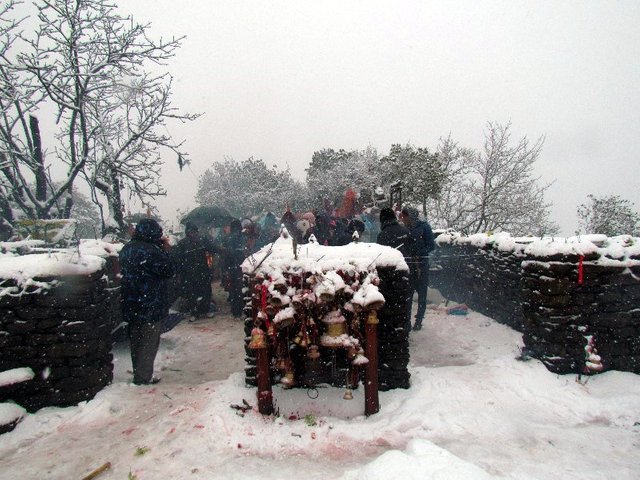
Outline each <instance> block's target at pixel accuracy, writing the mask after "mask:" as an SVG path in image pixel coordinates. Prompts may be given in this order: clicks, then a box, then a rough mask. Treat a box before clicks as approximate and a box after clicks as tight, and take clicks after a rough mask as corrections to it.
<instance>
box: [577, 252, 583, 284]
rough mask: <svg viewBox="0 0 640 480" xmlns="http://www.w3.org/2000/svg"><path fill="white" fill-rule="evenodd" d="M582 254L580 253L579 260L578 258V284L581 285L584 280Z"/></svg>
mask: <svg viewBox="0 0 640 480" xmlns="http://www.w3.org/2000/svg"><path fill="white" fill-rule="evenodd" d="M583 262H584V255H580V260H578V285H582V284H583V282H584V265H583Z"/></svg>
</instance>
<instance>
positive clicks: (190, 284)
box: [172, 223, 219, 321]
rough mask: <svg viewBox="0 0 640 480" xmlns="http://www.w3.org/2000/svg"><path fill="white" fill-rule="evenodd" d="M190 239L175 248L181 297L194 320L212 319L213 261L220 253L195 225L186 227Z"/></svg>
mask: <svg viewBox="0 0 640 480" xmlns="http://www.w3.org/2000/svg"><path fill="white" fill-rule="evenodd" d="M185 234H186V236H185V237H184V238H183V239H182V240H180V241H179V242H178V244H177V245H176V246H175V248H174V249H173V252H172V254H173V257H174V259H175V262H176V265H177V267H178V277H179V282H178V283H179V289H180V296H181V297H182V298H183V300H184V304H185V306H184V309H185V310H186V311H187V312H188V313H189V314H190V315H191V319H190V320H191V321H193V320H196V319H198V318H204V317H209V316H212V313H211V312H210V310H211V266H210V265H209V263H210V259H211V261H212V260H213V256H214V255H217V254H218V253H219V250H218V248H217V247H216V246H215V245H214V243H213V240H211V239H210V238H209V237H207V236H202V235H200V231H199V229H198V226H197V225H195V224H194V223H187V224H186V225H185Z"/></svg>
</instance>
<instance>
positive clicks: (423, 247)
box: [400, 207, 436, 330]
mask: <svg viewBox="0 0 640 480" xmlns="http://www.w3.org/2000/svg"><path fill="white" fill-rule="evenodd" d="M400 218H401V219H402V223H404V224H405V225H406V227H407V228H408V229H409V232H411V238H412V239H413V253H412V259H411V260H410V261H409V262H407V263H408V264H409V273H410V277H411V278H410V280H411V288H412V294H411V295H412V296H413V292H415V291H417V292H418V311H417V312H416V318H415V322H414V324H413V329H414V330H420V329H421V328H422V321H423V320H424V314H425V312H426V310H427V291H428V289H429V253H431V251H432V250H433V249H434V248H435V246H436V242H435V238H434V236H433V231H432V230H431V225H429V224H428V223H427V222H425V221H424V220H420V215H419V213H418V210H417V209H415V208H412V207H408V208H403V209H402V213H401V215H400Z"/></svg>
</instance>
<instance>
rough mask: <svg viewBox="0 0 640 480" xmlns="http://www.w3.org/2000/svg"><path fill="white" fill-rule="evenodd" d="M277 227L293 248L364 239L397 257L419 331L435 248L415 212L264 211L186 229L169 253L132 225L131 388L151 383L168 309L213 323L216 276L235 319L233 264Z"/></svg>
mask: <svg viewBox="0 0 640 480" xmlns="http://www.w3.org/2000/svg"><path fill="white" fill-rule="evenodd" d="M283 228H286V229H287V231H288V233H289V235H291V237H292V238H293V239H294V241H295V242H297V243H298V244H304V243H307V242H309V241H316V242H318V243H319V244H321V245H327V246H339V245H346V244H349V243H351V242H352V241H354V240H357V239H360V238H361V237H362V235H363V234H364V233H365V232H367V233H368V234H369V239H370V240H372V241H376V242H377V243H379V244H381V245H387V246H390V247H393V248H395V249H397V250H399V251H400V252H402V254H403V256H404V257H405V260H406V262H407V264H408V266H409V273H410V285H411V289H412V290H411V299H412V298H413V296H414V293H415V292H417V294H418V309H417V312H416V316H415V319H414V322H413V325H411V316H410V315H411V313H410V312H409V313H408V315H407V325H406V328H407V331H408V330H410V329H413V330H420V329H421V328H422V322H423V319H424V315H425V313H426V305H427V290H428V284H429V253H430V252H431V251H432V250H433V248H434V247H435V241H434V235H433V232H432V229H431V226H430V225H429V223H427V222H426V221H425V220H421V219H420V216H419V212H418V210H416V209H415V208H411V207H407V208H404V209H402V210H400V211H398V210H393V209H392V208H388V207H385V208H383V209H382V210H380V211H379V215H376V214H372V213H369V212H367V213H360V214H358V215H350V216H346V215H340V212H336V211H328V210H327V209H321V210H315V211H308V212H303V213H299V214H295V213H293V212H292V211H291V210H290V209H288V208H287V210H286V211H285V213H284V214H283V215H282V216H281V217H280V218H279V219H278V218H277V217H276V215H275V214H273V213H271V212H269V213H267V214H265V215H264V216H262V217H261V218H259V219H250V218H245V219H242V220H240V219H230V220H229V222H228V223H227V224H226V225H224V227H223V228H220V229H217V230H216V231H215V235H213V236H212V235H211V233H212V231H213V230H208V229H205V231H201V228H200V227H199V226H198V225H196V224H194V223H187V224H186V225H185V236H184V238H183V239H181V240H180V241H179V242H178V243H177V244H176V245H174V246H173V247H172V246H170V245H169V242H168V240H167V238H166V237H165V236H163V231H162V227H160V225H159V224H158V222H157V221H156V220H154V219H152V218H145V219H142V220H141V221H140V222H139V223H138V224H137V225H136V227H135V229H134V231H133V235H132V238H131V241H130V242H128V243H127V244H126V245H125V246H124V247H123V249H122V251H121V253H120V266H121V275H122V278H121V302H122V314H123V320H124V321H125V322H127V323H128V325H129V338H130V341H131V359H132V366H133V382H134V383H135V384H149V383H156V382H157V381H159V379H158V378H157V377H154V376H153V362H154V359H155V356H156V354H157V351H158V346H159V340H160V335H161V333H162V327H161V325H162V321H163V319H164V317H165V316H166V315H167V313H168V311H169V307H170V306H171V305H173V304H174V303H175V302H177V301H180V302H181V307H180V308H181V310H182V311H183V312H184V313H186V314H187V315H188V316H189V318H190V319H191V320H192V321H193V320H196V319H198V318H202V317H208V316H213V314H214V312H215V310H216V309H217V306H216V305H215V302H214V301H213V299H212V287H211V285H212V280H213V279H214V278H215V277H216V276H218V277H219V279H220V283H221V285H222V286H223V287H224V289H225V290H226V292H227V293H228V304H229V308H230V311H231V314H232V315H233V316H234V317H236V318H240V317H242V311H243V308H244V295H243V292H242V288H243V281H242V270H241V264H242V262H243V261H244V259H245V258H247V257H248V256H250V255H251V254H253V253H255V252H256V251H258V250H260V249H261V248H263V247H264V246H266V245H268V244H270V243H272V242H274V241H275V240H276V239H277V238H278V236H279V235H280V234H281V233H282V229H283ZM411 303H412V302H411V301H409V302H408V304H409V305H411Z"/></svg>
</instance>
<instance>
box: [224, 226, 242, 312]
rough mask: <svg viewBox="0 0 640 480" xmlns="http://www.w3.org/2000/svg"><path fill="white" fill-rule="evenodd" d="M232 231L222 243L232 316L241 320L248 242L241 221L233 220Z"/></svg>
mask: <svg viewBox="0 0 640 480" xmlns="http://www.w3.org/2000/svg"><path fill="white" fill-rule="evenodd" d="M229 227H230V231H229V235H227V236H226V237H225V238H224V240H223V243H222V246H221V250H222V253H223V270H224V274H223V275H224V278H225V282H224V283H225V284H226V288H227V291H228V292H229V306H230V307H231V314H232V315H233V316H234V317H236V318H240V317H241V316H242V310H243V308H244V294H243V293H242V268H241V265H242V262H244V259H245V248H246V240H245V238H244V235H243V234H242V224H241V223H240V220H238V219H233V220H232V221H231V223H230V225H229Z"/></svg>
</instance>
